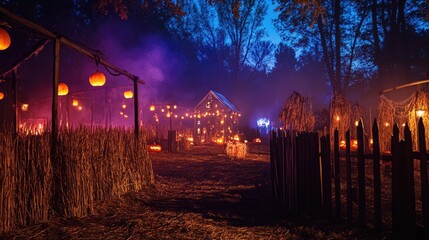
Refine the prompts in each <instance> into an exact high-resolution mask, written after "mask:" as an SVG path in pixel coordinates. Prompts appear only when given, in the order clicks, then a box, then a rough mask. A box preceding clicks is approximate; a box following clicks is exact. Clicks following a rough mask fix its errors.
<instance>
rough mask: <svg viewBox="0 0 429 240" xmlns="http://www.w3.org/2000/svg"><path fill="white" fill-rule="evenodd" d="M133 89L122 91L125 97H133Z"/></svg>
mask: <svg viewBox="0 0 429 240" xmlns="http://www.w3.org/2000/svg"><path fill="white" fill-rule="evenodd" d="M133 95H134V94H133V91H131V90H127V91H125V92H124V97H125V98H133Z"/></svg>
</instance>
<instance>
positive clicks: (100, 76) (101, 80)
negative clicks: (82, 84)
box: [89, 70, 106, 87]
mask: <svg viewBox="0 0 429 240" xmlns="http://www.w3.org/2000/svg"><path fill="white" fill-rule="evenodd" d="M89 83H90V84H91V86H93V87H101V86H104V84H105V83H106V76H105V75H104V73H102V72H100V71H98V70H97V71H95V72H94V73H93V74H91V75H90V76H89Z"/></svg>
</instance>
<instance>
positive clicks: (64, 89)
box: [58, 83, 69, 96]
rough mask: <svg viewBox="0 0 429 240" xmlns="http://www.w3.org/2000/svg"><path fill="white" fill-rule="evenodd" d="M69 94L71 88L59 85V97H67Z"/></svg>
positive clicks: (63, 84)
mask: <svg viewBox="0 0 429 240" xmlns="http://www.w3.org/2000/svg"><path fill="white" fill-rule="evenodd" d="M68 93H69V87H68V86H67V84H65V83H59V84H58V96H65V95H67V94H68Z"/></svg>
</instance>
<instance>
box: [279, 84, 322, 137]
mask: <svg viewBox="0 0 429 240" xmlns="http://www.w3.org/2000/svg"><path fill="white" fill-rule="evenodd" d="M280 121H281V122H282V123H283V124H284V127H285V129H288V130H295V131H298V132H301V131H312V130H313V127H314V123H315V119H314V115H313V106H312V104H311V101H310V99H309V98H308V97H303V96H301V94H299V93H298V92H293V93H292V94H291V95H290V96H289V98H288V100H287V101H286V104H285V107H284V108H283V110H282V112H281V113H280Z"/></svg>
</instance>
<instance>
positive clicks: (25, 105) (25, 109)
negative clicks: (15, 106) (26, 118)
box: [21, 103, 28, 112]
mask: <svg viewBox="0 0 429 240" xmlns="http://www.w3.org/2000/svg"><path fill="white" fill-rule="evenodd" d="M21 111H23V112H26V111H28V103H23V104H22V105H21Z"/></svg>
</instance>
